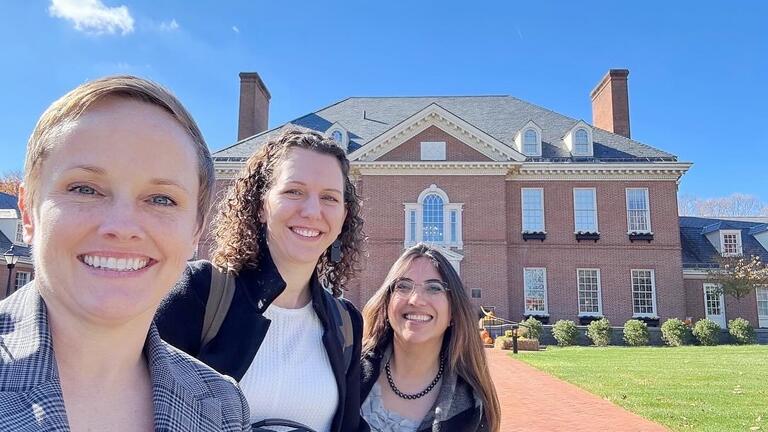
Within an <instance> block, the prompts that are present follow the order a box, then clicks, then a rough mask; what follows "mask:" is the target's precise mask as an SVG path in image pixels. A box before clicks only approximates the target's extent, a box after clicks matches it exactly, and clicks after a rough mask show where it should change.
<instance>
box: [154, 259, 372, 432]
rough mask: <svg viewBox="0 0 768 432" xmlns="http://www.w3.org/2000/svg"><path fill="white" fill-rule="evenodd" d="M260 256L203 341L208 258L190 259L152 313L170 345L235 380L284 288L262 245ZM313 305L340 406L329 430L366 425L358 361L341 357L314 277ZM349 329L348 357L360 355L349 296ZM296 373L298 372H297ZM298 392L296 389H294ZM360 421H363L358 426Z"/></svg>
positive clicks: (343, 431)
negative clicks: (217, 324) (213, 332)
mask: <svg viewBox="0 0 768 432" xmlns="http://www.w3.org/2000/svg"><path fill="white" fill-rule="evenodd" d="M263 251H264V252H263V253H261V254H260V256H259V265H258V267H257V268H255V269H243V270H242V271H241V272H240V274H239V275H238V277H237V278H236V279H235V293H234V297H233V299H232V305H231V306H230V308H229V312H228V313H227V315H226V317H225V318H224V321H223V322H222V324H221V328H220V329H219V332H218V334H217V335H216V337H214V338H213V339H212V340H211V341H210V342H208V344H206V345H205V346H202V347H201V346H200V336H201V332H202V327H203V318H204V315H205V304H206V302H207V300H208V293H209V291H210V281H211V263H210V262H208V261H194V262H190V263H188V265H187V269H186V271H185V272H184V274H183V275H182V277H181V279H180V280H179V282H178V283H177V284H176V286H175V287H174V288H173V289H172V290H171V292H170V293H169V295H168V296H167V297H166V299H165V300H164V301H163V303H162V304H161V305H160V308H159V310H158V312H157V315H156V317H155V322H156V324H157V328H158V330H159V331H160V336H161V337H162V338H163V339H164V340H165V341H166V342H168V343H170V344H171V345H174V346H176V347H177V348H179V349H181V350H182V351H185V352H187V353H188V354H190V355H192V356H194V357H197V358H198V359H199V360H201V361H202V362H204V363H206V364H207V365H209V366H211V367H212V368H214V369H215V370H217V371H218V372H220V373H222V374H224V375H229V376H231V377H233V378H234V379H235V380H237V381H240V380H241V379H242V378H243V375H245V372H246V371H247V370H248V367H249V366H250V365H251V363H252V362H253V358H254V357H255V356H256V352H258V350H259V347H260V346H261V343H262V342H263V341H264V337H265V336H266V334H267V330H268V329H269V325H270V320H269V319H267V318H265V317H264V316H263V315H262V314H263V312H264V311H265V310H266V309H267V307H268V306H269V305H270V304H271V303H272V301H274V300H275V298H277V297H278V296H279V295H280V294H281V293H282V292H283V290H285V282H284V281H283V279H282V277H281V276H280V273H278V271H277V267H275V265H274V262H273V261H272V258H271V256H270V254H269V252H268V251H267V250H266V248H264V249H263ZM310 291H311V295H312V302H313V307H314V309H315V313H316V314H317V317H318V318H319V320H320V322H321V323H322V326H323V329H324V333H323V338H322V339H323V345H324V347H325V350H326V352H327V353H328V359H329V360H330V363H331V368H332V369H333V374H334V376H335V377H336V384H337V387H338V392H339V406H338V408H337V409H336V414H335V415H334V418H333V422H332V424H331V431H334V432H347V431H357V430H358V429H359V428H361V427H363V428H365V426H364V425H365V422H364V421H362V420H361V418H360V365H359V363H358V362H357V361H352V363H351V364H350V366H349V369H348V370H345V368H346V364H345V362H344V359H343V353H342V348H343V347H342V345H341V342H340V341H339V339H338V337H337V336H336V333H337V332H335V331H334V330H333V329H332V328H331V325H332V323H331V320H330V317H329V314H330V313H334V311H335V310H334V308H335V307H336V306H335V305H333V304H331V303H330V302H331V301H333V299H332V298H331V297H330V296H331V294H330V293H329V292H328V291H326V290H325V289H323V288H322V286H321V285H320V283H319V282H318V281H317V278H316V277H315V276H313V277H312V280H311V282H310ZM343 302H344V305H345V306H346V307H347V310H349V312H350V317H351V319H352V328H353V331H354V341H355V343H354V346H353V348H352V359H357V358H360V347H361V338H362V325H363V324H362V321H363V320H362V317H361V316H360V312H358V311H357V309H356V308H355V307H354V306H353V305H352V304H351V303H350V302H348V301H346V300H343ZM297 373H301V372H300V371H297ZM299 391H300V390H299ZM361 425H363V426H361Z"/></svg>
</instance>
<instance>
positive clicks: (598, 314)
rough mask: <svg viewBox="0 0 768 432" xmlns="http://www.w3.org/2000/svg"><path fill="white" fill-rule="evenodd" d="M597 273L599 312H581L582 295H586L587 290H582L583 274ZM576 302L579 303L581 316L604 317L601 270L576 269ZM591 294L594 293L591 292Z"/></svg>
mask: <svg viewBox="0 0 768 432" xmlns="http://www.w3.org/2000/svg"><path fill="white" fill-rule="evenodd" d="M587 271H589V272H595V273H596V276H597V312H592V311H582V310H581V293H582V292H584V293H586V292H587V291H586V290H582V289H581V288H582V287H581V274H580V273H581V272H587ZM576 292H577V294H576V296H577V298H576V300H577V302H578V308H579V316H592V317H601V316H603V285H602V278H601V277H600V269H599V268H577V269H576ZM589 292H593V291H592V290H590V291H589Z"/></svg>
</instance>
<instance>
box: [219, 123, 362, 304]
mask: <svg viewBox="0 0 768 432" xmlns="http://www.w3.org/2000/svg"><path fill="white" fill-rule="evenodd" d="M293 148H301V149H306V150H312V151H314V152H317V153H319V154H324V155H330V156H333V157H334V158H336V160H337V161H338V162H339V167H340V169H341V174H342V177H343V178H344V206H345V208H346V210H347V215H346V217H345V218H344V223H343V225H342V227H341V234H339V241H340V242H341V261H340V262H338V263H334V262H332V261H331V257H330V250H327V251H325V252H324V253H323V254H322V255H321V256H320V259H319V260H318V263H317V274H318V277H319V278H320V280H321V281H322V282H323V283H325V285H326V286H327V287H328V288H330V289H331V290H332V292H333V295H335V296H336V297H338V296H340V295H341V292H342V287H343V286H344V283H345V282H346V281H347V280H349V279H350V278H351V277H352V276H354V274H355V273H356V272H357V271H358V267H359V263H360V260H361V259H362V256H363V242H364V240H365V234H364V233H363V219H362V218H361V217H360V211H361V202H360V197H359V196H358V195H357V191H356V189H355V185H354V183H352V181H351V180H350V179H349V160H348V159H347V155H346V153H345V152H344V150H342V149H341V148H340V147H339V146H338V144H337V143H336V142H335V141H333V140H332V139H330V138H328V137H326V136H324V135H321V134H319V133H317V132H314V131H310V130H307V129H298V128H291V129H287V130H286V131H284V132H282V133H281V134H280V135H278V136H277V137H274V138H272V139H270V140H268V141H267V142H266V143H264V145H263V146H262V147H261V148H260V149H259V151H258V152H256V153H255V154H254V155H252V156H251V157H250V158H248V160H247V161H246V163H245V167H243V170H242V171H241V172H240V174H239V175H238V176H237V178H236V179H235V181H234V182H233V183H232V186H231V187H230V188H229V190H228V192H227V196H226V198H224V199H223V200H222V201H221V203H220V204H219V211H218V213H217V214H216V217H215V218H214V221H213V224H212V225H213V236H214V238H215V239H216V247H215V249H214V251H213V254H212V257H211V260H212V261H213V263H214V264H216V265H217V266H219V267H223V268H230V269H232V270H234V271H236V272H238V271H240V270H241V269H243V268H254V267H256V266H257V264H258V257H259V238H260V236H262V235H264V231H265V230H264V224H263V223H261V222H260V221H259V214H260V213H261V211H262V209H263V208H264V199H265V197H266V194H267V192H268V191H269V188H270V187H272V183H273V182H274V180H275V178H274V177H275V173H276V172H277V170H278V169H279V167H280V165H281V164H282V163H283V161H284V160H285V158H286V157H287V156H288V154H290V151H291V149H293Z"/></svg>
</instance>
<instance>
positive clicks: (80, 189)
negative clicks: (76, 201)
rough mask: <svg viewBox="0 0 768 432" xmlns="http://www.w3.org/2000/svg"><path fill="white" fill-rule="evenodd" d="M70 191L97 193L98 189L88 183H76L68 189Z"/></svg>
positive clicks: (87, 193) (85, 193)
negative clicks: (87, 184)
mask: <svg viewBox="0 0 768 432" xmlns="http://www.w3.org/2000/svg"><path fill="white" fill-rule="evenodd" d="M67 190H68V191H70V192H77V193H79V194H83V195H96V189H94V188H92V187H90V186H86V185H75V186H71V187H70V188H69V189H67Z"/></svg>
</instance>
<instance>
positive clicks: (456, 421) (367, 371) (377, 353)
mask: <svg viewBox="0 0 768 432" xmlns="http://www.w3.org/2000/svg"><path fill="white" fill-rule="evenodd" d="M386 349H387V347H384V348H380V349H376V350H374V351H372V352H368V353H366V355H365V356H363V358H362V359H361V360H360V364H361V369H362V374H363V382H362V384H361V386H360V391H361V394H360V400H361V401H364V400H365V399H366V398H367V397H368V394H369V393H370V392H371V389H372V388H373V385H374V384H375V383H376V380H378V379H379V374H380V373H381V369H382V368H383V367H384V365H383V364H382V362H383V360H384V357H385V351H386ZM458 399H462V400H463V402H465V403H463V404H460V403H458V402H457V400H458ZM467 401H470V402H469V403H466V402H467ZM438 406H439V407H440V408H441V410H440V413H439V414H438V411H437V410H435V412H434V413H432V414H428V417H429V418H427V419H426V421H424V422H422V424H421V426H420V427H419V430H418V431H419V432H487V431H488V430H489V429H488V426H487V425H486V422H485V416H484V415H483V407H482V404H481V403H480V402H479V399H478V398H477V397H476V396H475V394H474V392H473V391H472V388H471V387H470V385H469V384H468V383H467V382H466V381H464V380H463V379H462V378H461V377H460V376H458V375H456V374H453V373H452V372H451V371H450V370H449V371H447V372H446V375H443V383H442V384H441V385H440V394H439V395H438V398H437V401H436V402H435V408H437V407H438ZM438 416H439V418H437V417H438Z"/></svg>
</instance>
